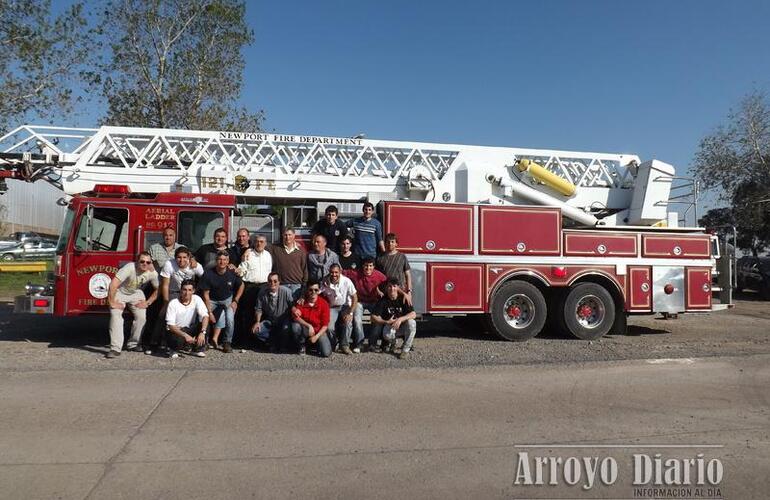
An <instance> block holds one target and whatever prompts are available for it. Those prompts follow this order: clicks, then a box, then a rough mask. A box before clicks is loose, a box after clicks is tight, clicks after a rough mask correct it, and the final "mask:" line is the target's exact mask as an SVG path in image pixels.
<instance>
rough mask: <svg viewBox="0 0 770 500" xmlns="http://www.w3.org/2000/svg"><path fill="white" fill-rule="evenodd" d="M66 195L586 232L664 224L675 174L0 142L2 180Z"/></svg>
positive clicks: (86, 138)
mask: <svg viewBox="0 0 770 500" xmlns="http://www.w3.org/2000/svg"><path fill="white" fill-rule="evenodd" d="M5 178H13V179H20V180H27V181H36V180H44V181H46V182H49V183H52V184H54V185H56V186H57V187H59V188H60V189H61V190H62V191H64V193H66V194H67V195H76V194H81V193H89V192H93V191H94V188H95V186H96V185H99V184H117V185H126V186H128V188H129V189H130V190H131V192H132V193H136V194H147V195H154V194H157V193H164V192H186V193H200V194H214V193H222V194H234V195H236V196H238V197H239V199H241V200H242V201H244V202H265V200H268V202H274V203H279V202H286V201H291V200H328V201H362V200H365V199H368V200H371V201H375V202H376V201H379V200H383V199H385V200H387V199H409V200H421V201H443V202H469V203H489V204H502V205H509V204H521V205H549V206H558V207H560V208H561V209H562V213H563V214H564V216H565V217H566V218H568V219H570V220H571V221H572V223H573V225H578V226H595V225H605V226H624V225H653V224H655V223H658V222H660V221H661V220H665V219H666V217H667V205H668V202H669V195H670V192H671V184H672V181H673V179H674V178H675V177H674V168H673V167H672V166H671V165H668V164H666V163H663V162H660V161H657V160H651V161H646V162H644V163H641V162H640V160H639V158H638V157H637V156H634V155H626V154H609V153H582V152H572V151H556V150H545V149H523V148H505V147H488V146H466V145H455V144H433V143H422V142H410V141H381V140H370V139H363V138H357V137H356V138H341V137H321V136H308V135H291V134H279V133H266V132H254V133H251V132H226V131H197V130H173V129H155V128H132V127H109V126H103V127H100V128H96V129H84V128H65V127H50V126H30V125H25V126H21V127H18V128H16V129H14V130H12V131H11V132H9V133H8V134H6V135H4V136H2V137H0V180H2V181H3V182H4V180H5Z"/></svg>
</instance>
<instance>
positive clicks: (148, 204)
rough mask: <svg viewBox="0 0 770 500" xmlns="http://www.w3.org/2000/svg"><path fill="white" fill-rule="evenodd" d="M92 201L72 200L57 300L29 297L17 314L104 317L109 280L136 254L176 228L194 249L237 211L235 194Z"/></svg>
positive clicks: (119, 194)
mask: <svg viewBox="0 0 770 500" xmlns="http://www.w3.org/2000/svg"><path fill="white" fill-rule="evenodd" d="M95 191H96V192H95V193H94V195H93V196H75V197H73V198H72V200H71V202H70V204H69V206H68V208H67V214H66V216H65V219H64V225H63V227H62V231H61V236H60V238H59V243H58V246H57V249H56V261H55V266H54V271H53V277H54V281H53V290H54V295H53V296H52V297H51V298H52V299H53V300H47V299H45V297H44V296H41V295H38V296H33V297H30V299H29V300H28V301H27V303H26V307H24V304H23V303H20V301H19V300H17V304H16V306H17V310H18V309H23V310H29V311H31V312H37V313H45V312H53V313H54V314H55V315H57V316H75V315H82V314H103V313H105V312H106V310H107V309H106V308H107V292H108V289H109V285H110V281H111V280H112V277H113V276H114V275H115V273H116V272H117V271H118V269H119V268H120V267H121V266H123V265H125V264H126V263H128V262H134V261H135V260H136V257H137V254H138V253H139V252H141V251H143V250H146V249H149V248H150V246H151V245H153V244H154V243H160V242H162V241H163V229H165V228H166V227H171V228H174V229H175V230H176V232H177V241H178V242H179V243H180V244H182V245H184V246H186V247H188V248H191V249H192V250H193V251H194V250H196V249H197V248H198V247H200V246H201V245H202V244H204V243H209V242H210V241H211V239H212V235H213V233H214V230H215V229H217V228H219V227H226V228H227V227H229V226H230V220H231V217H232V215H233V209H234V207H235V197H234V196H231V195H219V194H211V195H187V194H183V193H160V194H158V195H157V196H155V197H154V198H130V197H128V194H129V193H128V190H127V188H126V187H125V186H109V185H100V186H97V188H96V190H95Z"/></svg>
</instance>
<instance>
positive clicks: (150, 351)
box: [144, 349, 152, 356]
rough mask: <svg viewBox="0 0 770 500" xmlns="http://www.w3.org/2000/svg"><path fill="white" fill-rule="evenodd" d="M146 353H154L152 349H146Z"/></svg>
mask: <svg viewBox="0 0 770 500" xmlns="http://www.w3.org/2000/svg"><path fill="white" fill-rule="evenodd" d="M144 353H145V354H147V355H148V356H149V355H150V354H152V349H145V350H144Z"/></svg>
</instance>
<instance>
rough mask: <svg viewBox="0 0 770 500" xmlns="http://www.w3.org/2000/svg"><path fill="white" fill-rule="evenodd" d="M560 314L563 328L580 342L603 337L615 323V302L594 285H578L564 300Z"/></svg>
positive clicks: (598, 286)
mask: <svg viewBox="0 0 770 500" xmlns="http://www.w3.org/2000/svg"><path fill="white" fill-rule="evenodd" d="M560 312H561V317H562V321H563V324H564V327H565V328H566V329H567V331H568V332H570V333H571V334H572V335H573V336H575V337H577V338H579V339H581V340H595V339H598V338H600V337H603V336H604V335H606V334H607V333H609V331H610V330H611V329H612V326H613V324H614V323H615V301H614V300H613V298H612V295H611V294H610V292H608V291H607V289H606V288H604V287H603V286H601V285H598V284H596V283H579V284H577V285H575V286H574V287H573V288H572V289H571V290H570V291H569V293H568V294H567V296H566V297H565V298H564V302H563V307H562V310H561V311H560Z"/></svg>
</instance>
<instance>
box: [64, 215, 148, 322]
mask: <svg viewBox="0 0 770 500" xmlns="http://www.w3.org/2000/svg"><path fill="white" fill-rule="evenodd" d="M131 209H132V207H131V206H130V205H128V206H127V205H126V204H125V203H124V204H123V205H122V206H121V205H120V204H117V203H114V204H100V203H96V202H92V203H87V204H85V205H83V209H82V211H81V214H80V219H79V221H78V224H77V227H75V228H73V236H74V237H73V238H72V242H71V249H72V250H71V253H70V259H69V262H68V263H67V265H66V266H67V267H66V269H67V273H66V277H65V282H66V285H65V290H66V295H65V304H64V314H73V315H78V314H92V313H104V312H106V311H107V294H108V291H109V286H110V282H111V281H112V278H113V277H114V276H115V273H117V272H118V269H120V267H121V266H123V265H125V264H126V263H128V262H132V261H133V260H134V253H135V248H134V247H135V242H134V241H133V240H134V238H131V224H130V222H131V219H132V217H131ZM137 230H138V229H137Z"/></svg>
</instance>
